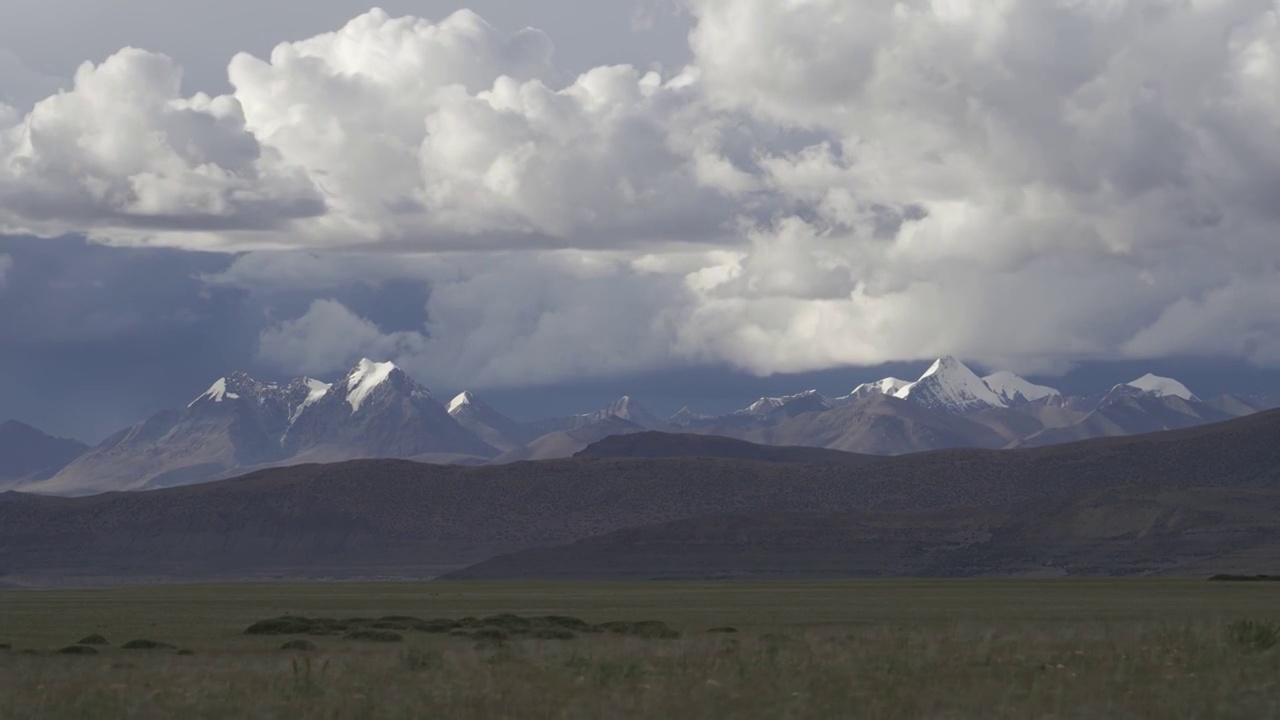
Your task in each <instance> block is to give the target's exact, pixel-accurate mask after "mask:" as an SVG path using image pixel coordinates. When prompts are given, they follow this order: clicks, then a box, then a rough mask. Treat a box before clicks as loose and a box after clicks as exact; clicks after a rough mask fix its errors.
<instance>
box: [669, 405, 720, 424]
mask: <svg viewBox="0 0 1280 720" xmlns="http://www.w3.org/2000/svg"><path fill="white" fill-rule="evenodd" d="M714 417H715V416H714V415H702V414H700V413H696V412H694V411H692V410H690V409H689V406H688V405H686V406H684V407H682V408H680V409H679V410H678V411H677V412H676V414H675V415H672V416H671V417H669V418H667V424H668V425H670V426H672V427H678V428H687V427H693V426H694V425H699V424H701V423H704V422H706V421H708V420H711V419H713V418H714Z"/></svg>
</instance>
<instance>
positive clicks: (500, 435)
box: [447, 391, 539, 452]
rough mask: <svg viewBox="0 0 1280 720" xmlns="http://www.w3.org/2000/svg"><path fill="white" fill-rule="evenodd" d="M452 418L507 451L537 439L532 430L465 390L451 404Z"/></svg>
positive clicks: (449, 407)
mask: <svg viewBox="0 0 1280 720" xmlns="http://www.w3.org/2000/svg"><path fill="white" fill-rule="evenodd" d="M447 409H448V412H449V416H450V417H452V418H453V419H454V420H456V421H457V422H458V424H459V425H461V426H463V427H464V428H466V429H468V430H470V431H471V432H473V433H475V434H476V435H477V436H479V437H480V439H481V440H484V441H485V442H487V443H489V444H490V445H492V446H493V447H495V448H497V449H499V450H502V451H503V452H506V451H508V450H514V449H515V448H518V447H521V446H523V445H525V444H526V443H528V442H530V441H531V440H533V439H534V438H535V437H537V436H538V434H539V433H538V432H537V431H536V430H534V429H533V428H531V427H529V426H527V425H524V424H522V423H519V422H516V421H515V420H512V419H511V418H509V417H507V416H506V415H503V414H502V413H500V412H498V411H497V410H494V409H493V408H492V407H490V406H489V405H488V404H486V403H485V402H484V401H483V400H481V399H480V398H479V397H477V396H476V395H475V393H472V392H470V391H463V392H461V393H458V395H457V396H456V397H455V398H453V400H451V401H450V402H449V406H448V408H447Z"/></svg>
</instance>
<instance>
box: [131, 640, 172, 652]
mask: <svg viewBox="0 0 1280 720" xmlns="http://www.w3.org/2000/svg"><path fill="white" fill-rule="evenodd" d="M120 647H122V648H124V649H125V650H177V649H178V646H176V645H170V644H169V643H162V642H156V641H155V640H130V641H129V642H127V643H125V644H123V645H121V646H120Z"/></svg>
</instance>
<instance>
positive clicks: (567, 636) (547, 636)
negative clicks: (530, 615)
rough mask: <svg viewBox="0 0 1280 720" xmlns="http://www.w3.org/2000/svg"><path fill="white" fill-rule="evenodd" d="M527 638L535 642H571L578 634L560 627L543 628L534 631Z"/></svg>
mask: <svg viewBox="0 0 1280 720" xmlns="http://www.w3.org/2000/svg"><path fill="white" fill-rule="evenodd" d="M529 637H531V638H534V639H536V640H573V639H574V638H576V637H578V634H577V633H575V632H574V631H572V630H566V629H565V628H562V627H545V628H538V629H537V630H534V631H533V632H532V633H530V634H529Z"/></svg>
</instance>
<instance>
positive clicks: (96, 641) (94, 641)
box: [76, 633, 111, 645]
mask: <svg viewBox="0 0 1280 720" xmlns="http://www.w3.org/2000/svg"><path fill="white" fill-rule="evenodd" d="M76 644H77V645H110V644H111V643H109V642H107V639H106V638H104V637H102V636H101V635H98V634H97V633H95V634H93V635H90V636H88V637H84V638H80V642H78V643H76Z"/></svg>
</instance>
